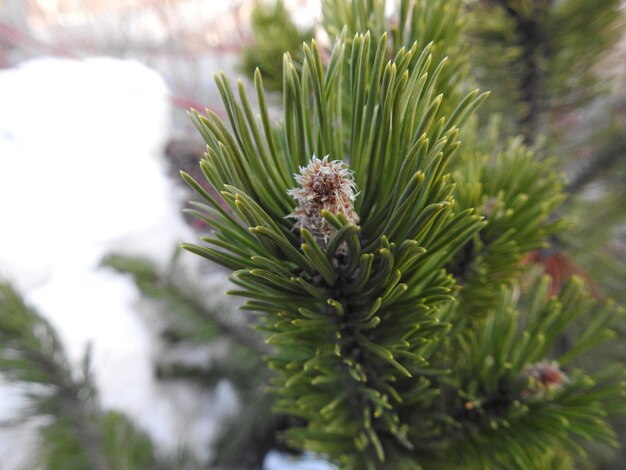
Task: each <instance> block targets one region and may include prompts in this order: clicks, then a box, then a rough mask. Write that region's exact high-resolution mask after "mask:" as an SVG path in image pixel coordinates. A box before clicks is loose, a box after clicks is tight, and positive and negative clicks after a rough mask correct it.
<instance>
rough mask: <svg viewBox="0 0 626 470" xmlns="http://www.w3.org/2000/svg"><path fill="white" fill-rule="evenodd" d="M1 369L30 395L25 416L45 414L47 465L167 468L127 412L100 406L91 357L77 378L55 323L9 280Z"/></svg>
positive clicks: (1, 293)
mask: <svg viewBox="0 0 626 470" xmlns="http://www.w3.org/2000/svg"><path fill="white" fill-rule="evenodd" d="M0 372H1V373H2V374H3V377H4V378H5V379H6V380H8V381H10V382H13V383H16V384H18V385H20V386H21V387H22V389H23V392H24V394H25V396H26V397H27V398H28V400H29V406H28V408H27V409H25V410H24V413H25V415H24V416H25V418H32V417H35V416H37V417H45V418H46V423H45V424H43V425H41V427H40V428H39V435H40V439H41V445H40V448H39V449H37V454H38V459H39V463H40V464H42V465H43V466H44V467H45V468H48V469H50V470H54V469H59V470H62V469H65V468H72V469H76V470H79V469H85V470H87V469H96V470H109V469H112V468H137V469H142V468H146V469H147V468H151V469H158V468H162V467H161V465H162V463H163V462H160V461H157V460H156V459H155V457H154V453H153V448H152V444H151V442H150V440H149V439H148V438H147V437H146V436H145V435H144V434H143V433H141V432H139V431H138V430H136V429H135V428H134V427H133V426H132V425H131V424H130V423H129V422H128V421H127V420H126V419H125V418H123V417H122V416H120V415H116V414H114V413H105V412H103V411H102V410H101V409H100V406H99V404H98V402H97V396H96V391H95V389H94V386H93V384H92V381H91V377H90V372H89V355H88V354H87V355H86V356H85V359H84V361H83V369H82V374H81V375H80V378H75V375H76V374H75V373H74V371H73V369H72V367H71V366H70V364H69V362H68V360H67V358H66V356H65V352H64V350H63V347H62V344H61V342H60V340H59V337H58V335H57V334H56V332H55V331H54V329H53V328H52V326H51V325H50V324H49V323H48V322H47V321H46V320H45V319H44V318H42V317H41V316H40V315H39V314H38V313H37V312H36V311H35V310H33V309H31V308H29V307H28V306H27V305H26V304H25V303H24V302H23V300H22V299H21V298H20V296H19V295H18V294H17V292H16V291H15V290H14V289H13V288H11V287H10V286H9V285H8V284H0ZM5 424H9V423H5ZM181 463H182V460H181ZM33 464H35V462H33ZM187 464H188V465H192V461H191V460H190V459H188V460H187Z"/></svg>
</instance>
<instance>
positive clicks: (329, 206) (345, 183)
mask: <svg viewBox="0 0 626 470" xmlns="http://www.w3.org/2000/svg"><path fill="white" fill-rule="evenodd" d="M294 177H295V179H296V181H297V182H298V184H299V185H300V187H299V188H294V189H290V190H289V191H288V194H289V195H290V196H292V197H293V198H294V199H295V200H296V201H297V202H298V205H297V206H296V208H295V210H294V211H293V213H291V214H289V216H288V217H293V218H295V219H297V220H296V224H295V227H296V228H306V229H307V230H309V231H310V232H311V234H312V235H313V237H314V238H315V240H316V241H317V243H318V244H319V245H320V247H322V248H326V245H327V244H328V240H329V238H330V236H331V235H332V234H333V233H334V232H335V228H334V227H333V226H332V225H330V224H329V223H328V222H326V220H325V219H324V217H322V211H323V210H327V211H329V212H330V213H332V214H343V215H344V216H345V217H346V219H348V220H349V221H350V222H352V223H354V224H356V223H358V222H359V216H358V215H357V213H356V212H355V211H354V199H355V198H356V194H355V190H356V185H355V183H354V179H353V176H352V171H351V170H349V169H348V168H347V165H346V164H345V163H344V162H342V161H341V160H334V161H330V162H329V161H328V155H327V156H325V157H324V158H323V159H322V160H320V159H319V158H317V157H316V156H315V155H313V158H311V161H310V162H309V164H308V165H307V166H305V167H300V174H297V173H296V174H294ZM342 249H343V250H345V247H340V250H342Z"/></svg>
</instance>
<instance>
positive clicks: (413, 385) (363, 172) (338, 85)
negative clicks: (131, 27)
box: [183, 1, 623, 469]
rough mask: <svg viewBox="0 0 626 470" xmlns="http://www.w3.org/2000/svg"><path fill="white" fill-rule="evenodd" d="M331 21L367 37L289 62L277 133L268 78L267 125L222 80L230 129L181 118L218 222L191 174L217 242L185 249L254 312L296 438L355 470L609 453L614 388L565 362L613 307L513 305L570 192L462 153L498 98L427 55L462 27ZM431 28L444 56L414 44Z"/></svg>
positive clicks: (369, 13)
mask: <svg viewBox="0 0 626 470" xmlns="http://www.w3.org/2000/svg"><path fill="white" fill-rule="evenodd" d="M334 3H338V2H334ZM339 3H342V4H343V10H337V11H345V12H347V14H350V13H352V14H353V15H354V18H363V19H365V23H363V22H362V21H361V22H360V23H359V22H357V21H355V22H354V23H355V24H357V26H356V28H359V29H357V31H355V32H354V34H349V33H348V32H347V30H345V29H344V30H343V31H342V32H340V33H338V36H337V37H336V41H335V44H334V46H333V48H332V51H330V53H329V58H328V60H327V61H324V60H322V54H321V53H320V51H319V48H318V46H317V44H316V43H315V41H312V42H310V43H307V44H305V45H304V46H303V51H304V54H303V56H304V59H303V61H302V63H301V64H295V63H294V61H293V60H292V58H291V57H290V56H289V55H285V57H284V61H283V102H282V106H283V109H284V117H283V120H282V122H280V123H272V122H270V119H269V111H268V109H267V104H266V103H267V100H266V97H265V92H264V87H263V81H262V78H261V75H260V73H259V72H258V71H257V73H256V74H255V77H254V88H255V91H256V100H257V101H258V103H259V109H258V114H259V115H258V116H257V113H256V112H255V111H254V110H253V109H252V107H251V105H250V101H251V100H250V99H249V97H248V96H247V92H246V89H245V87H244V85H243V83H239V84H238V86H237V96H236V95H235V92H234V90H233V88H232V86H231V84H230V82H229V81H228V80H227V79H226V77H225V76H224V75H223V74H220V75H218V76H217V78H216V81H217V85H218V88H219V90H220V92H221V95H222V99H223V103H224V106H225V108H226V111H227V115H228V123H224V122H222V121H221V120H220V118H219V117H218V116H217V115H216V114H214V113H212V112H211V111H207V113H206V115H203V114H200V113H198V112H195V111H194V112H192V113H191V117H192V119H193V121H194V123H195V124H196V126H197V128H198V130H199V131H200V133H201V134H202V136H203V138H204V140H205V141H206V144H207V153H206V157H205V159H204V160H203V161H202V162H201V168H202V170H203V172H204V175H205V176H206V178H207V180H208V181H209V183H210V184H211V186H212V188H213V189H214V190H215V191H216V192H217V194H219V195H220V196H219V198H221V199H222V200H223V202H225V203H226V204H227V206H228V209H225V208H224V206H223V205H222V204H221V202H222V201H220V200H218V199H216V198H215V197H214V196H212V195H211V194H209V193H208V192H207V191H205V190H204V189H202V187H201V186H200V185H199V184H198V183H197V182H196V181H194V180H193V179H192V178H190V177H189V176H188V175H186V174H183V177H184V178H185V179H186V181H187V182H188V183H189V184H190V185H191V186H192V187H193V188H194V189H196V191H197V192H198V193H199V194H200V196H202V198H203V199H204V202H203V203H196V204H195V209H193V212H194V213H195V214H196V215H197V216H199V217H201V218H203V219H204V220H206V221H207V222H209V224H210V225H211V226H212V227H213V228H214V231H213V233H212V234H211V235H210V236H208V237H204V238H203V242H204V243H203V244H201V245H197V244H184V245H183V246H184V248H186V249H187V250H189V251H191V252H193V253H196V254H198V255H200V256H203V257H205V258H207V259H209V260H211V261H213V262H216V263H218V264H221V265H223V266H225V267H227V268H230V269H232V270H233V271H234V272H233V275H232V281H233V283H234V284H236V285H237V286H238V288H237V289H235V290H233V291H232V292H230V293H231V294H233V295H239V296H242V297H245V298H247V299H248V300H247V302H246V304H245V305H244V307H243V308H244V309H246V310H250V311H253V312H258V313H260V315H259V316H258V321H257V324H258V328H259V329H260V330H262V331H263V332H264V333H265V334H266V338H267V342H268V343H269V344H270V345H271V346H272V348H273V349H272V352H271V353H269V354H268V359H267V360H268V364H269V366H270V367H271V368H272V369H274V370H275V372H276V375H275V381H274V384H273V385H274V390H275V391H276V393H277V395H278V401H277V404H276V410H277V411H280V412H282V413H286V414H289V415H291V416H293V417H295V418H296V420H295V421H294V422H295V423H296V424H294V426H292V428H291V429H290V430H289V431H288V433H287V434H286V439H287V441H288V442H289V443H290V444H291V445H292V446H295V447H299V448H302V449H306V450H311V451H315V452H318V453H321V454H323V455H325V456H327V457H328V458H330V459H331V460H333V461H334V462H336V463H338V464H339V465H340V467H342V468H354V469H362V468H394V469H395V468H416V467H420V466H421V467H423V468H450V466H451V465H461V464H463V465H464V468H499V467H502V468H523V469H527V468H546V467H547V466H548V465H549V462H553V461H559V460H560V461H563V458H564V457H563V456H566V455H568V453H572V452H583V450H582V447H581V446H580V441H581V440H596V441H600V442H603V443H606V444H614V443H615V436H614V434H613V433H612V431H611V430H610V428H609V427H608V425H607V424H606V416H607V414H608V413H610V412H614V411H616V410H617V409H618V408H619V406H621V405H623V398H622V397H623V390H622V386H621V384H620V379H621V377H622V375H621V372H615V371H614V370H613V371H611V372H610V373H606V372H605V373H603V372H599V373H597V374H596V375H594V376H591V375H587V374H585V373H584V372H583V371H582V370H579V369H577V368H576V367H575V364H574V362H572V361H573V360H574V359H575V358H576V357H577V356H578V355H580V354H582V353H584V352H585V351H586V350H588V349H589V348H591V347H594V346H596V345H597V344H598V343H599V342H601V341H602V340H604V339H606V338H607V337H609V336H610V333H609V330H608V328H609V324H610V321H611V320H612V318H613V317H614V316H615V313H616V310H615V308H614V307H612V306H611V305H606V306H604V307H602V306H598V305H595V304H593V302H591V301H589V300H588V298H587V295H586V294H585V293H584V290H583V288H582V287H581V286H580V285H579V283H578V282H576V281H575V280H574V281H572V282H571V283H570V284H569V285H568V287H567V288H565V289H564V291H563V292H562V293H561V296H560V297H559V298H557V297H551V296H550V295H549V292H548V290H549V289H548V285H549V282H548V280H543V281H541V282H539V283H538V284H536V285H534V287H532V288H531V291H533V294H532V295H529V296H523V297H522V299H519V300H518V297H519V296H518V295H517V288H516V286H518V283H517V279H518V278H519V274H520V270H521V268H520V265H519V263H520V262H521V260H522V258H523V256H524V254H526V253H527V252H528V251H529V250H531V249H533V248H534V247H536V246H538V245H541V243H542V239H543V238H544V237H545V236H546V235H547V234H549V233H551V232H552V231H554V230H556V229H557V228H558V223H554V222H551V221H550V220H549V216H550V213H551V212H552V211H553V210H554V208H555V207H556V205H557V204H558V202H559V200H560V197H561V196H560V194H559V182H558V181H559V177H558V175H557V174H556V173H555V172H554V171H552V170H551V168H550V165H549V163H546V162H541V163H539V162H538V163H534V162H533V155H532V152H530V151H529V150H527V149H525V148H524V146H523V145H522V144H521V143H520V142H518V141H513V142H511V143H508V144H507V143H506V142H501V140H502V139H499V137H498V134H497V132H495V131H494V132H493V133H492V134H491V135H488V136H487V137H486V138H485V139H483V140H485V141H486V143H485V142H482V143H481V142H478V139H476V138H474V139H473V140H474V141H472V138H471V136H470V138H469V139H468V141H469V142H468V143H467V145H466V144H465V142H461V139H460V137H459V136H460V135H461V134H464V133H465V132H466V130H465V129H472V127H471V125H472V124H471V121H468V119H469V117H470V115H471V114H472V112H473V111H474V110H475V109H476V108H477V107H478V106H479V105H480V103H481V102H482V101H483V100H484V99H485V98H486V97H487V94H486V93H479V92H478V91H471V92H469V93H465V94H464V93H463V92H462V90H460V88H459V81H458V80H453V79H452V77H455V74H454V73H452V74H451V73H450V72H449V71H446V63H445V62H446V61H445V60H441V61H437V60H435V59H434V58H435V55H434V54H433V52H432V51H433V50H436V52H437V54H440V53H441V50H440V49H437V47H441V46H442V45H446V44H447V42H446V40H448V42H449V43H450V44H458V43H455V39H454V38H458V36H459V35H458V32H459V31H458V28H459V27H460V26H459V25H460V22H457V21H452V20H454V19H455V18H458V15H459V14H460V10H458V9H457V10H454V9H451V8H445V3H446V2H443V1H435V2H415V3H413V2H409V1H402V2H401V4H400V9H399V11H400V12H401V16H400V18H401V19H400V21H399V23H398V25H397V27H398V28H399V29H400V30H403V31H404V29H403V28H404V27H405V26H406V25H408V24H409V22H408V21H407V18H414V19H415V18H418V19H420V20H421V22H420V21H418V20H415V23H414V27H412V29H411V28H409V29H407V30H406V31H408V32H407V33H406V34H404V35H398V34H397V33H396V35H395V36H394V33H393V32H391V33H389V34H390V35H391V36H390V35H389V34H388V33H386V32H384V31H377V32H370V31H365V30H363V29H361V28H363V27H364V26H368V27H369V26H370V24H371V22H368V19H371V18H376V13H378V14H379V15H380V14H382V13H381V12H383V11H384V2H376V1H363V2H359V1H354V2H349V1H347V2H345V3H343V2H339ZM335 7H336V8H339V7H338V6H335ZM420 9H421V10H420ZM436 11H439V12H440V13H441V14H440V15H435V14H433V12H436ZM442 15H443V17H444V18H445V19H446V20H448V22H441V17H442ZM446 15H453V16H452V17H449V16H446ZM454 15H456V16H454ZM437 21H439V22H437ZM347 24H350V23H347ZM443 24H449V25H452V26H451V27H449V28H447V29H443V26H442V25H443ZM438 26H441V27H442V29H438ZM423 30H428V31H431V30H432V31H437V34H439V35H440V36H441V37H442V38H443V40H440V41H438V43H437V44H425V45H424V44H421V43H419V42H416V41H415V39H413V40H409V39H411V38H410V37H409V36H410V32H411V31H423ZM388 37H391V38H394V37H402V38H403V39H404V40H403V42H402V44H398V43H397V42H396V41H388ZM404 44H406V47H405V46H404ZM474 130H475V129H474ZM490 138H491V139H492V140H491V141H489V139H490ZM589 312H593V318H594V321H593V324H592V325H591V326H590V327H589V328H588V329H587V330H585V332H584V333H583V334H582V336H581V337H579V338H577V339H576V340H575V341H574V342H573V347H571V348H569V349H568V350H567V351H566V352H565V353H562V352H561V353H560V354H559V353H558V352H557V351H556V350H555V349H554V348H553V347H554V346H555V344H556V343H557V342H558V341H559V338H560V337H561V335H562V334H563V333H564V331H565V329H566V328H567V327H568V325H570V324H571V323H572V322H573V321H575V320H577V319H583V318H589V315H590V313H589Z"/></svg>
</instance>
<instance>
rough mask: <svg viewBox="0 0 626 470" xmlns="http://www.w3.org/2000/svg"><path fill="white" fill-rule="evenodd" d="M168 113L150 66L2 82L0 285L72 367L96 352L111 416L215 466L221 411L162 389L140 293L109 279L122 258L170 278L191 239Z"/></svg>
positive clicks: (12, 74)
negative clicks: (167, 158) (211, 445)
mask: <svg viewBox="0 0 626 470" xmlns="http://www.w3.org/2000/svg"><path fill="white" fill-rule="evenodd" d="M169 113H170V109H169V96H168V90H167V87H166V85H165V83H164V81H163V80H162V79H161V77H160V76H159V75H157V74H156V73H155V72H153V71H151V70H149V69H148V68H146V67H144V66H143V65H141V64H139V63H137V62H129V61H121V60H116V59H109V58H95V59H88V60H84V61H76V60H60V59H49V58H44V59H38V60H33V61H30V62H28V63H24V64H22V65H20V66H19V67H17V68H14V69H9V70H5V71H2V72H0V220H2V229H0V278H4V279H8V280H10V281H12V282H14V283H15V285H16V286H17V287H18V288H19V289H20V290H21V291H22V292H23V293H24V295H25V297H26V300H27V301H28V302H29V303H31V304H33V305H34V306H35V307H36V308H37V309H38V310H39V311H40V312H41V313H42V314H44V315H45V316H46V317H47V318H48V319H49V320H50V321H51V322H52V324H53V325H54V326H55V327H56V328H57V329H58V331H59V334H60V336H61V338H62V339H63V340H64V343H65V345H66V347H67V350H68V353H69V356H70V358H71V359H72V360H73V361H77V360H79V359H80V358H81V356H82V355H83V353H84V351H85V347H86V345H87V344H88V343H91V344H92V346H93V363H94V369H95V373H96V379H97V383H98V385H99V389H100V393H101V400H102V403H103V405H104V406H105V407H108V408H115V409H118V410H121V411H123V412H125V413H127V414H129V415H130V416H131V417H132V418H133V420H134V421H136V422H138V423H139V424H140V425H142V426H143V427H144V428H146V429H147V430H148V431H149V432H150V434H151V435H152V437H153V438H154V439H155V440H156V442H157V444H158V445H159V446H165V447H167V448H170V449H174V448H177V447H178V446H179V445H180V444H181V443H184V444H186V445H188V446H190V447H191V448H192V449H194V450H196V451H197V452H198V453H201V452H202V453H206V448H207V443H208V438H209V437H210V436H208V435H207V434H208V433H209V431H211V426H210V425H209V424H208V422H209V421H210V420H211V414H212V413H211V412H210V410H209V409H208V407H210V406H211V407H214V406H217V405H218V404H217V403H215V402H214V401H211V400H209V399H208V397H207V396H206V393H205V392H203V391H201V390H199V389H198V390H194V389H193V388H189V389H188V390H185V391H181V390H178V391H176V392H175V393H174V395H176V399H173V398H172V396H173V393H172V390H173V388H172V386H165V385H162V384H159V383H158V382H157V381H156V380H155V378H154V376H153V364H152V360H151V358H152V352H153V347H154V341H155V338H154V332H151V331H150V330H149V329H146V327H145V324H142V320H141V317H139V316H138V315H137V314H136V311H134V307H135V304H136V303H137V301H138V298H139V294H138V292H137V290H136V287H135V286H134V284H133V283H132V281H131V280H130V279H128V278H127V277H125V276H121V275H118V274H116V273H114V272H112V271H111V270H107V269H103V268H101V267H100V266H99V263H100V260H101V259H102V257H103V256H104V255H106V254H107V253H109V252H111V251H116V252H122V253H125V254H129V255H137V256H147V257H148V258H150V259H151V260H152V261H154V262H157V263H158V264H159V265H160V266H165V264H166V263H167V262H168V261H169V260H170V258H171V256H172V253H173V250H174V248H175V247H176V244H177V242H178V241H180V240H184V239H187V240H188V239H190V238H191V237H192V235H191V234H190V233H189V232H188V229H187V228H186V226H185V225H184V223H183V221H182V218H181V217H180V214H179V206H178V203H177V197H178V193H177V190H176V189H175V188H174V185H173V183H172V182H171V181H170V180H169V179H168V178H167V177H166V174H165V165H164V162H163V160H162V157H161V154H162V149H163V147H164V145H165V143H166V140H167V138H168V125H169ZM179 388H183V387H179ZM7 398H8V397H6V396H4V395H3V396H2V398H1V399H0V401H4V400H5V399H7ZM5 403H6V402H5ZM183 404H185V405H184V409H183V408H181V407H183ZM0 411H1V410H0ZM2 414H4V413H2ZM0 419H2V417H1V416H0ZM201 428H202V429H208V430H209V431H207V432H205V433H204V434H203V433H199V432H196V431H197V430H198V429H201ZM190 429H193V430H194V433H190V432H187V430H190ZM212 432H215V430H213V431H212ZM0 439H3V437H2V434H0ZM181 440H183V441H186V442H181ZM1 447H2V446H0V448H1ZM0 460H4V459H3V457H0ZM7 465H8V464H7ZM3 468H11V467H10V466H7V467H3Z"/></svg>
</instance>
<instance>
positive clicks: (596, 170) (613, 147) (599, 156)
mask: <svg viewBox="0 0 626 470" xmlns="http://www.w3.org/2000/svg"><path fill="white" fill-rule="evenodd" d="M625 156H626V133H620V134H618V135H616V136H615V137H614V138H612V139H609V140H608V141H607V142H605V143H604V145H602V146H601V147H600V148H599V149H597V150H596V151H595V152H594V155H593V156H592V157H590V158H589V159H588V160H586V161H585V162H583V163H582V164H581V165H580V167H579V168H577V169H575V171H574V172H573V174H572V175H571V176H570V178H569V182H568V184H567V186H566V188H565V189H566V191H567V193H568V194H569V195H570V197H571V196H573V195H576V194H578V193H579V192H580V191H581V190H582V189H583V188H584V187H585V186H586V185H587V184H589V183H591V182H592V181H594V180H596V179H597V178H599V177H601V176H602V175H604V174H607V172H609V171H611V169H613V168H614V167H615V166H616V165H618V164H620V163H621V162H623V161H624V158H625Z"/></svg>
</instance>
